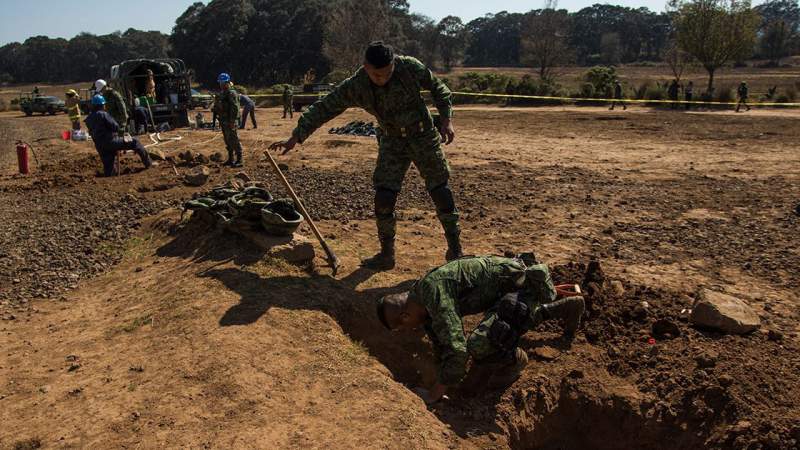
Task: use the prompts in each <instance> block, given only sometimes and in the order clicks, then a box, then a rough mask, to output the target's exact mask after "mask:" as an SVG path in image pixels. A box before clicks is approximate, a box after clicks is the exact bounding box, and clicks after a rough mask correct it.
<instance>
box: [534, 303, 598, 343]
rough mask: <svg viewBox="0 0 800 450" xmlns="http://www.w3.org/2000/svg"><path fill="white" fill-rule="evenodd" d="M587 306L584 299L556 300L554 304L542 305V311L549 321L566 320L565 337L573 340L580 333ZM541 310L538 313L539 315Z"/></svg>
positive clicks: (543, 316)
mask: <svg viewBox="0 0 800 450" xmlns="http://www.w3.org/2000/svg"><path fill="white" fill-rule="evenodd" d="M585 308H586V305H585V303H584V301H583V297H567V298H562V299H561V300H556V301H554V302H553V303H547V304H545V305H542V306H541V308H540V310H541V312H542V318H543V319H545V320H547V319H563V320H564V337H565V338H567V339H570V340H571V339H573V338H574V337H575V333H576V332H577V331H578V326H579V325H580V324H581V317H583V311H584V309H585ZM538 312H539V310H537V311H536V313H538Z"/></svg>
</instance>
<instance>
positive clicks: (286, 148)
mask: <svg viewBox="0 0 800 450" xmlns="http://www.w3.org/2000/svg"><path fill="white" fill-rule="evenodd" d="M295 145H297V138H296V137H294V136H292V137H291V138H290V139H289V140H288V141H278V142H273V143H272V145H270V146H269V149H270V150H278V149H281V148H282V149H283V152H282V153H281V155H285V154H287V153H289V152H290V151H291V150H292V149H293V148H294V146H295Z"/></svg>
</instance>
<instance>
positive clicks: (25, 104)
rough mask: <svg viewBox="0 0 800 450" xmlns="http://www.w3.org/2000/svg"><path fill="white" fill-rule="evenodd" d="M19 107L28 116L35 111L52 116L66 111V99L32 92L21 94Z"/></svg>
mask: <svg viewBox="0 0 800 450" xmlns="http://www.w3.org/2000/svg"><path fill="white" fill-rule="evenodd" d="M19 109H20V111H22V112H24V113H25V115H26V116H32V115H33V113H35V112H37V113H42V115H45V114H50V115H51V116H53V115H55V114H57V113H60V112H66V109H65V108H64V100H61V99H60V98H58V97H53V96H50V95H34V94H30V93H21V94H20V96H19Z"/></svg>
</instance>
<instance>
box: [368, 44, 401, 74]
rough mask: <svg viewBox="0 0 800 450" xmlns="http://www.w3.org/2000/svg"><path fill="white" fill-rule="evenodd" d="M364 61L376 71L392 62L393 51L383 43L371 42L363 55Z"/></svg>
mask: <svg viewBox="0 0 800 450" xmlns="http://www.w3.org/2000/svg"><path fill="white" fill-rule="evenodd" d="M364 60H365V61H366V62H368V63H369V64H370V65H372V66H374V67H375V68H376V69H382V68H384V67H386V66H388V65H389V64H391V63H392V61H394V49H393V48H392V46H391V45H387V44H384V43H383V41H374V42H371V43H370V44H369V47H367V51H366V52H365V53H364Z"/></svg>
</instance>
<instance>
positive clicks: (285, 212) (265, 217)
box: [261, 200, 304, 236]
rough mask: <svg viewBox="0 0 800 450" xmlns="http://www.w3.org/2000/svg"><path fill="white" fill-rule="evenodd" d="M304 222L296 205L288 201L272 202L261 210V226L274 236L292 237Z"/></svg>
mask: <svg viewBox="0 0 800 450" xmlns="http://www.w3.org/2000/svg"><path fill="white" fill-rule="evenodd" d="M303 220H304V219H303V216H302V215H301V214H300V213H299V212H297V210H296V209H295V207H294V204H292V203H291V202H289V201H287V200H277V201H274V202H271V203H270V204H268V205H266V206H265V207H264V208H263V209H262V210H261V226H263V227H264V231H265V232H266V233H267V234H271V235H273V236H291V235H292V234H294V232H295V231H297V228H298V227H299V226H300V224H301V223H303Z"/></svg>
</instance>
